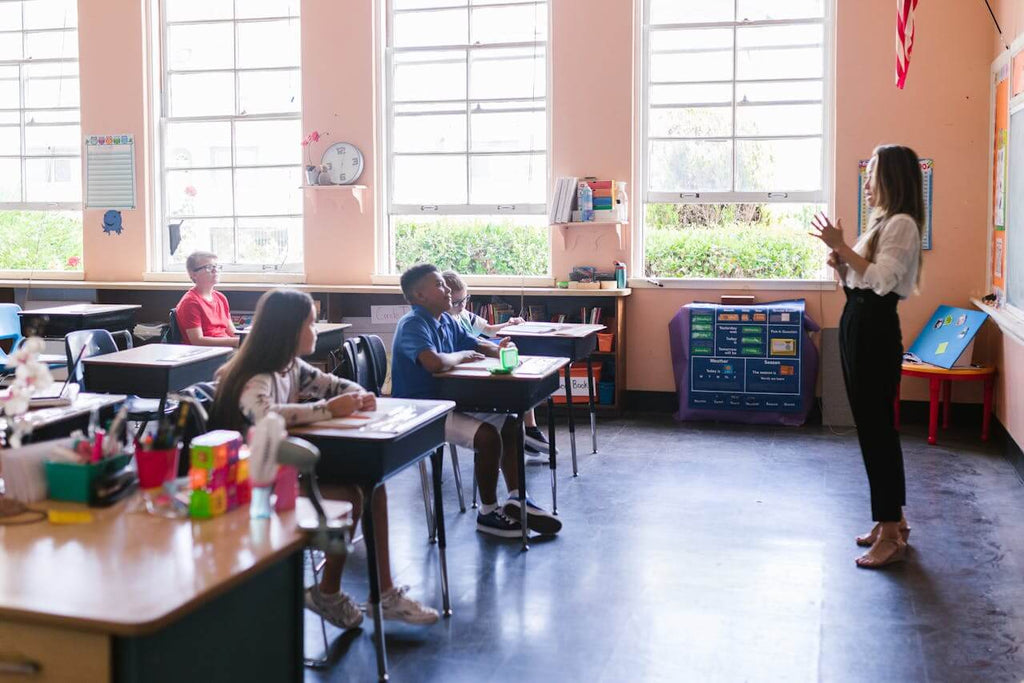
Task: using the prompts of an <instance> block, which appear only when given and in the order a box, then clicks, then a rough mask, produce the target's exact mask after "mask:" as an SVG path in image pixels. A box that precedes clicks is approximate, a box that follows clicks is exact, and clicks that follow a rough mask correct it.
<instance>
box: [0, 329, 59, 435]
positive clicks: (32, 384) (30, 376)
mask: <svg viewBox="0 0 1024 683" xmlns="http://www.w3.org/2000/svg"><path fill="white" fill-rule="evenodd" d="M42 350H43V340H42V339H40V338H39V337H29V338H28V339H26V340H25V342H24V343H23V344H22V345H21V346H19V347H18V348H17V349H16V350H15V351H14V352H13V353H11V355H10V357H9V358H8V359H7V367H14V383H13V384H11V385H10V387H8V391H7V394H6V396H5V397H4V398H3V399H2V401H0V408H3V412H4V413H5V414H7V415H9V416H11V417H16V416H18V415H22V414H24V413H26V412H28V407H29V401H31V399H32V395H33V394H34V393H36V391H42V390H44V389H46V388H47V387H49V386H50V385H51V384H53V375H51V374H50V368H48V367H47V366H46V364H45V363H41V362H39V354H40V353H41V352H42ZM14 425H15V426H14V434H13V435H12V437H11V444H12V445H13V446H15V447H17V446H19V445H20V444H21V430H20V429H19V427H18V421H17V420H15V421H14Z"/></svg>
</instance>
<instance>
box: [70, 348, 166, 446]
mask: <svg viewBox="0 0 1024 683" xmlns="http://www.w3.org/2000/svg"><path fill="white" fill-rule="evenodd" d="M125 337H126V339H127V344H128V348H131V347H132V341H131V334H130V333H128V334H126V335H125ZM117 350H118V348H117V343H116V342H115V341H114V335H112V334H111V333H110V332H108V331H107V330H75V331H74V332H68V333H67V334H66V335H64V352H65V354H66V357H67V365H68V381H69V382H74V383H75V384H77V385H78V386H80V387H81V388H82V389H83V390H85V391H88V387H86V386H85V367H84V366H83V364H82V360H83V359H85V358H92V357H93V356H102V355H104V354H108V353H114V352H116V351H117ZM127 405H128V419H129V420H130V421H132V422H139V423H141V424H140V426H139V430H138V432H137V434H136V437H141V436H142V432H143V431H144V430H145V428H146V425H147V424H149V422H150V421H152V420H159V419H160V417H161V414H160V399H156V398H139V397H138V396H132V397H130V398H129V399H128V404H127ZM177 407H178V404H177V402H176V401H167V403H166V404H165V409H164V410H165V412H167V413H169V412H173V411H174V410H176V409H177Z"/></svg>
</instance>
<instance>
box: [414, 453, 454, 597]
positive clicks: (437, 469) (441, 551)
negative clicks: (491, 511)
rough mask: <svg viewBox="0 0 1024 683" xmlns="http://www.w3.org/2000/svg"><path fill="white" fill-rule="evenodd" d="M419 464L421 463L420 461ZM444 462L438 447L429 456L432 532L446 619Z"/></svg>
mask: <svg viewBox="0 0 1024 683" xmlns="http://www.w3.org/2000/svg"><path fill="white" fill-rule="evenodd" d="M420 462H423V461H422V460H421V461H420ZM443 462H444V446H439V447H438V448H437V449H436V450H435V451H434V452H433V453H432V454H431V456H430V463H431V465H433V470H434V530H435V532H436V533H437V550H438V558H439V559H440V565H441V606H442V607H443V612H442V613H443V614H444V615H445V616H446V617H450V616H451V615H452V603H451V599H450V598H449V596H448V559H447V557H446V555H445V548H446V547H447V546H448V542H447V540H446V539H445V535H444V502H443V501H442V498H443V497H442V495H441V464H442V463H443Z"/></svg>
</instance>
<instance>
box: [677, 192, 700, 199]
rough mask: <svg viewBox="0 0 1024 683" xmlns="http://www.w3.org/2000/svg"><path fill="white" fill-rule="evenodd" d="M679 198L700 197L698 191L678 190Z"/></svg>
mask: <svg viewBox="0 0 1024 683" xmlns="http://www.w3.org/2000/svg"><path fill="white" fill-rule="evenodd" d="M679 198H680V199H700V192H680V193H679Z"/></svg>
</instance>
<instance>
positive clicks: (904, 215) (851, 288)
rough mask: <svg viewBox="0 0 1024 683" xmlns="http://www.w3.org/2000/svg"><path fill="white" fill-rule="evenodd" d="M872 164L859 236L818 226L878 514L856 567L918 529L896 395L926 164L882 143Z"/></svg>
mask: <svg viewBox="0 0 1024 683" xmlns="http://www.w3.org/2000/svg"><path fill="white" fill-rule="evenodd" d="M867 170H868V184H867V193H866V197H867V200H868V204H869V205H870V206H871V207H872V213H871V219H870V225H869V228H868V229H867V230H866V231H865V232H864V234H863V235H861V236H860V239H859V240H857V243H856V244H855V245H853V246H852V247H851V246H849V245H848V244H846V242H845V241H844V239H843V224H842V221H838V225H836V226H834V225H832V222H831V221H830V220H829V219H828V217H826V216H825V215H824V214H819V215H817V216H815V218H814V220H813V222H812V225H813V227H814V232H812V233H811V234H812V235H814V236H815V237H817V238H818V239H820V240H821V241H822V242H824V243H825V244H826V245H827V246H828V247H829V249H831V253H830V254H829V257H828V265H829V266H830V267H832V268H834V269H835V271H836V273H837V274H838V275H839V278H840V280H842V282H843V286H844V288H845V290H846V306H845V308H843V316H842V318H841V319H840V321H839V353H840V357H841V359H842V365H843V378H844V379H845V380H846V393H847V396H848V397H849V399H850V407H851V409H852V410H853V421H854V424H856V425H857V439H858V440H859V441H860V450H861V455H862V456H863V458H864V467H865V469H866V470H867V475H868V485H869V487H870V489H871V516H872V519H873V520H874V521H875V525H874V527H873V528H872V529H871V531H869V532H868V533H866V534H863V535H861V536H858V537H857V539H856V541H857V545H860V546H865V547H868V551H867V552H865V553H864V554H863V555H861V556H860V557H858V558H857V565H858V566H860V567H865V568H868V569H877V568H879V567H884V566H885V565H887V564H891V563H893V562H898V561H900V560H902V559H903V558H904V556H905V555H906V550H907V538H908V537H909V535H910V527H909V526H908V525H907V520H906V517H905V516H904V515H903V506H904V505H906V480H905V476H904V471H903V452H902V450H901V448H900V437H899V433H898V432H897V431H896V427H895V419H894V403H893V402H894V399H895V397H896V390H897V387H898V386H899V382H900V366H901V365H902V362H903V338H902V335H901V332H900V319H899V315H898V314H897V312H896V307H897V304H898V303H899V302H900V300H901V299H905V298H907V297H908V296H909V295H910V294H911V293H912V292H915V291H916V290H917V285H918V283H919V282H920V278H921V234H922V231H923V230H924V192H923V181H922V176H921V164H920V161H919V160H918V158H917V154H915V153H914V150H912V149H910V148H909V147H902V146H899V145H882V146H879V147H876V148H875V151H874V154H873V155H872V157H871V161H870V162H869V163H868V169H867Z"/></svg>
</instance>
